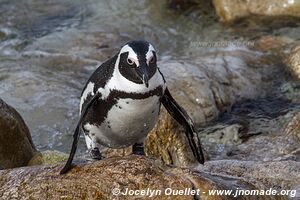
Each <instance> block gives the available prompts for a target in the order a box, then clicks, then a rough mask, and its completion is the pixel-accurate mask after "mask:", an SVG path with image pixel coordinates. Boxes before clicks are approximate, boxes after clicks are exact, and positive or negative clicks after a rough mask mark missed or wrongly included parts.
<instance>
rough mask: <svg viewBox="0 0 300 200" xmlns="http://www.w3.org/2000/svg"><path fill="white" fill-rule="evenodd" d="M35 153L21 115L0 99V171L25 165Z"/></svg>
mask: <svg viewBox="0 0 300 200" xmlns="http://www.w3.org/2000/svg"><path fill="white" fill-rule="evenodd" d="M35 151H36V150H35V147H34V145H33V142H32V139H31V135H30V132H29V130H28V127H27V126H26V124H25V122H24V120H23V119H22V117H21V115H20V114H19V113H18V112H17V111H16V110H15V109H14V108H13V107H11V106H9V105H8V104H6V103H5V102H4V101H3V100H2V99H0V169H7V168H14V167H21V166H25V165H27V163H28V161H29V160H30V159H31V158H32V156H33V154H34V152H35Z"/></svg>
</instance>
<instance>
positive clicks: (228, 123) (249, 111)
mask: <svg viewBox="0 0 300 200" xmlns="http://www.w3.org/2000/svg"><path fill="white" fill-rule="evenodd" d="M279 105H280V106H279ZM299 111H300V105H299V104H295V103H293V102H290V101H289V100H286V99H260V100H248V101H245V102H241V103H240V105H235V106H234V107H233V109H232V111H231V112H230V113H224V114H223V115H222V116H221V117H220V119H219V120H218V121H217V122H215V123H214V124H211V125H208V126H207V127H203V128H202V130H201V131H200V133H201V134H200V135H201V136H202V141H203V146H205V147H206V148H207V150H208V151H209V153H210V157H211V159H213V160H220V159H236V160H247V161H253V160H255V161H280V160H282V161H284V160H292V161H299V160H300V155H299V145H300V140H299V138H298V136H297V132H298V131H299V130H298V124H297V120H298V119H299Z"/></svg>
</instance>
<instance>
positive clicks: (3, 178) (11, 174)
mask: <svg viewBox="0 0 300 200" xmlns="http://www.w3.org/2000/svg"><path fill="white" fill-rule="evenodd" d="M226 164H227V165H228V166H232V165H233V164H232V163H226ZM61 167H62V165H61V164H60V165H54V166H35V167H26V168H19V169H12V170H2V171H0V194H2V196H1V198H3V199H28V198H31V199H47V198H48V197H51V199H62V198H63V199H134V198H137V197H139V198H140V197H143V195H139V196H129V195H122V194H119V195H114V194H113V191H114V192H118V191H121V192H125V191H126V188H128V189H131V190H147V188H149V189H151V190H159V191H161V195H154V196H152V197H151V199H195V198H196V199H199V198H200V197H201V198H200V199H235V197H233V196H225V197H224V196H211V195H209V194H208V190H209V189H232V190H233V192H234V191H235V190H236V187H237V186H239V187H240V188H241V189H264V188H265V187H264V185H263V184H262V182H260V181H256V182H255V184H256V185H255V184H252V183H250V182H247V181H245V180H244V179H243V178H241V177H234V176H228V175H226V176H223V175H216V174H211V173H210V172H206V171H203V170H202V169H200V171H194V170H189V169H180V168H171V167H167V166H164V165H162V163H161V162H157V161H154V160H152V159H149V158H146V157H143V156H126V157H123V158H120V157H118V158H109V159H104V160H102V161H97V162H94V163H91V164H86V165H84V164H80V165H78V166H76V167H74V168H73V169H72V170H71V171H70V172H68V173H67V174H65V175H59V170H60V169H61ZM213 167H214V163H212V164H208V165H207V167H206V168H205V169H206V170H208V169H211V170H212V171H221V169H220V168H217V167H216V168H213ZM218 167H220V166H219V165H218ZM224 168H225V169H227V168H226V166H225V167H224ZM225 169H224V171H225ZM251 169H253V168H251ZM289 169H292V168H291V167H290V168H289ZM296 170H297V169H296ZM285 171H287V169H286V170H285ZM295 172H297V171H295ZM293 174H294V173H293ZM246 175H247V174H246V173H245V176H246ZM282 181H283V183H280V184H284V183H285V180H282ZM290 186H291V187H292V186H293V185H292V182H291V184H290ZM167 188H172V190H173V191H176V190H188V189H195V190H197V189H200V193H199V194H200V195H165V191H166V189H167ZM288 188H290V187H288ZM41 191H42V192H41ZM145 196H148V197H149V195H145ZM241 198H242V199H253V197H251V196H243V197H241ZM258 198H259V197H258ZM260 199H271V198H268V197H267V196H266V197H262V198H260ZM274 199H284V198H280V197H277V198H274Z"/></svg>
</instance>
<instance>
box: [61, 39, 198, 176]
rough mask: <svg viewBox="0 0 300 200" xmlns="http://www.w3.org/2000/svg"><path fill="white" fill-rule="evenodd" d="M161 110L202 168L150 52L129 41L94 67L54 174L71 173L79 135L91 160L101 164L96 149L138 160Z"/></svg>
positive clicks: (191, 133) (194, 138)
mask: <svg viewBox="0 0 300 200" xmlns="http://www.w3.org/2000/svg"><path fill="white" fill-rule="evenodd" d="M161 104H162V105H163V106H164V107H165V108H166V110H167V111H168V112H169V114H170V115H171V116H172V117H173V118H174V119H175V120H176V121H177V122H178V123H179V124H181V125H182V126H183V127H184V128H185V135H186V137H187V139H188V143H189V146H190V147H191V150H192V152H193V155H194V156H195V158H196V159H197V161H198V162H199V163H201V164H203V163H204V156H203V151H202V148H201V142H200V139H199V138H198V135H197V133H196V132H195V128H194V123H193V121H192V119H191V118H190V117H189V115H188V114H187V112H186V111H185V110H184V109H183V108H182V107H181V106H180V105H178V103H177V102H176V101H175V99H174V98H173V97H172V95H171V93H170V91H169V90H168V88H167V86H166V80H165V78H164V76H163V74H162V73H161V71H160V69H159V68H158V67H157V57H156V51H155V49H154V47H153V46H152V45H151V44H150V43H149V42H147V41H143V40H134V41H130V42H128V43H126V44H125V45H124V46H123V47H122V48H121V49H120V51H119V52H118V53H117V54H116V55H115V56H113V57H112V58H110V59H109V60H107V61H106V62H104V63H103V64H102V65H101V66H100V67H98V68H97V69H96V70H95V72H94V73H93V74H92V75H91V76H90V78H89V79H88V81H87V83H86V85H85V87H84V89H83V91H82V93H81V99H80V119H79V121H78V123H77V126H76V129H75V131H74V135H73V143H72V148H71V152H70V155H69V158H68V160H67V162H66V164H65V166H64V167H63V169H62V170H61V172H60V174H64V173H66V172H67V171H68V170H69V169H71V166H72V161H73V158H74V155H75V152H76V148H77V143H78V140H79V135H80V132H83V133H84V136H85V141H86V145H87V148H88V151H89V154H90V156H91V157H92V158H93V159H98V160H101V159H102V156H101V153H100V150H99V149H100V148H101V147H103V146H104V147H108V148H124V147H128V146H131V145H133V146H132V152H133V154H137V155H144V150H143V141H144V139H145V138H146V136H147V135H148V133H149V132H150V131H151V130H152V128H153V127H154V126H155V124H156V122H157V120H158V116H159V112H160V107H161Z"/></svg>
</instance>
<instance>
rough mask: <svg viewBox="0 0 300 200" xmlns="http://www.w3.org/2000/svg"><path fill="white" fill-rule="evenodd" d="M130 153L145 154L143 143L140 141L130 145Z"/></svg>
mask: <svg viewBox="0 0 300 200" xmlns="http://www.w3.org/2000/svg"><path fill="white" fill-rule="evenodd" d="M132 153H133V154H134V155H142V156H143V155H145V152H144V144H143V143H141V144H138V143H135V144H134V145H133V146H132Z"/></svg>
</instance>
